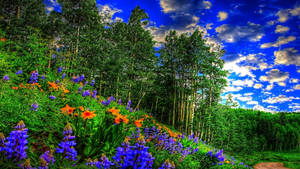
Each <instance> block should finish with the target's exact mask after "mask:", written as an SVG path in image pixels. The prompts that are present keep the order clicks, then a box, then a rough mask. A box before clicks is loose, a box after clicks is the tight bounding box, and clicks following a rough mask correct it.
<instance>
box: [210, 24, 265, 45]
mask: <svg viewBox="0 0 300 169" xmlns="http://www.w3.org/2000/svg"><path fill="white" fill-rule="evenodd" d="M215 31H216V32H217V33H218V35H217V36H218V38H220V40H222V41H225V42H228V43H234V42H237V41H240V40H243V39H246V40H249V41H251V42H257V41H259V40H260V39H261V38H262V37H263V36H264V34H263V31H262V26H261V25H259V24H255V23H252V22H248V25H245V26H234V25H228V24H223V25H221V26H219V27H216V28H215Z"/></svg>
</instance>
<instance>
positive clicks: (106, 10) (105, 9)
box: [97, 4, 122, 17]
mask: <svg viewBox="0 0 300 169" xmlns="http://www.w3.org/2000/svg"><path fill="white" fill-rule="evenodd" d="M97 7H98V10H99V14H100V15H108V16H109V17H112V16H113V15H114V14H116V13H120V12H122V10H121V9H118V8H114V7H112V6H110V5H102V4H97Z"/></svg>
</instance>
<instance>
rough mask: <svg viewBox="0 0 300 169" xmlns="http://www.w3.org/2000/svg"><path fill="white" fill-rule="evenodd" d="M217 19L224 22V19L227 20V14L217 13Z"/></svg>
mask: <svg viewBox="0 0 300 169" xmlns="http://www.w3.org/2000/svg"><path fill="white" fill-rule="evenodd" d="M217 17H218V18H219V21H224V20H225V19H227V17H228V13H227V12H223V11H220V12H219V13H218V16H217Z"/></svg>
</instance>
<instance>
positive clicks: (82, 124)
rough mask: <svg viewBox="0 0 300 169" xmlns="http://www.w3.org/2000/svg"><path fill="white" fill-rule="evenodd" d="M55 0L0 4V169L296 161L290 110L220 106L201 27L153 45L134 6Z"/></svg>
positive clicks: (295, 120) (217, 56)
mask: <svg viewBox="0 0 300 169" xmlns="http://www.w3.org/2000/svg"><path fill="white" fill-rule="evenodd" d="M58 2H59V4H60V5H61V7H62V9H61V11H60V12H59V11H52V12H50V13H46V11H45V5H44V4H43V2H42V1H40V0H27V1H26V3H25V2H24V1H21V0H16V1H9V0H0V4H1V5H0V8H1V10H0V140H1V141H0V166H1V167H0V168H5V169H6V168H26V169H31V168H34V167H36V168H39V169H46V168H141V169H142V168H160V169H169V168H170V169H171V168H191V169H192V168H218V169H219V168H241V169H242V168H253V166H254V165H255V164H256V163H258V162H259V161H274V160H275V161H279V162H284V164H285V165H286V166H287V167H290V168H292V167H293V168H299V166H300V163H299V161H298V160H300V159H299V158H300V155H299V154H300V114H299V113H296V112H295V113H286V112H278V113H275V114H272V113H269V112H262V111H258V110H252V109H242V108H235V106H234V102H233V101H232V100H231V99H230V98H229V99H227V101H226V104H221V103H220V102H221V94H222V92H223V91H224V88H225V87H226V86H227V81H226V77H228V75H229V73H228V71H226V70H225V69H224V64H225V61H224V60H222V58H221V57H222V56H223V55H224V54H225V53H226V51H225V50H223V49H221V47H217V48H216V47H212V46H210V45H208V44H207V43H206V39H205V38H203V32H201V31H200V30H196V31H194V32H192V33H178V32H176V31H175V30H171V31H169V32H168V34H167V36H166V37H165V42H163V43H161V44H160V47H157V42H156V41H154V38H153V36H152V35H151V32H150V30H149V27H148V24H149V21H150V20H149V16H148V14H147V11H145V10H144V9H141V8H140V7H139V6H136V7H135V8H134V9H132V11H131V14H130V18H129V20H128V22H124V21H121V20H118V21H112V20H111V16H109V15H99V11H98V9H97V5H96V1H95V0H84V1H76V0H58ZM61 140H63V141H61ZM266 152H268V153H269V154H271V155H270V156H272V157H270V158H264V157H261V159H255V160H254V161H253V160H251V158H254V156H255V154H256V153H258V154H259V153H260V154H263V153H266ZM276 153H286V154H284V155H275V154H276ZM262 156H263V155H262ZM278 156H279V157H282V159H276V158H278ZM285 156H288V157H286V158H285ZM290 156H293V157H290ZM234 157H236V159H235V158H234ZM98 159H99V160H98Z"/></svg>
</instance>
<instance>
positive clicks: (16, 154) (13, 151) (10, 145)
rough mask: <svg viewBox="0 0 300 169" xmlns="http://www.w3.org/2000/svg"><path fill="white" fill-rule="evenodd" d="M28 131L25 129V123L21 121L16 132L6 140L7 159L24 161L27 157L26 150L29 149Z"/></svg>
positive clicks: (11, 133)
mask: <svg viewBox="0 0 300 169" xmlns="http://www.w3.org/2000/svg"><path fill="white" fill-rule="evenodd" d="M27 131H28V129H27V128H25V124H24V122H23V121H22V120H21V121H20V122H19V123H18V124H17V126H16V127H15V130H13V131H12V132H10V134H9V137H8V138H7V139H6V140H7V142H6V143H4V145H5V155H6V156H7V158H16V160H17V161H19V160H23V159H25V158H26V157H27V154H26V151H25V150H26V149H27V146H26V145H27V143H28V141H27V138H28V135H27Z"/></svg>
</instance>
